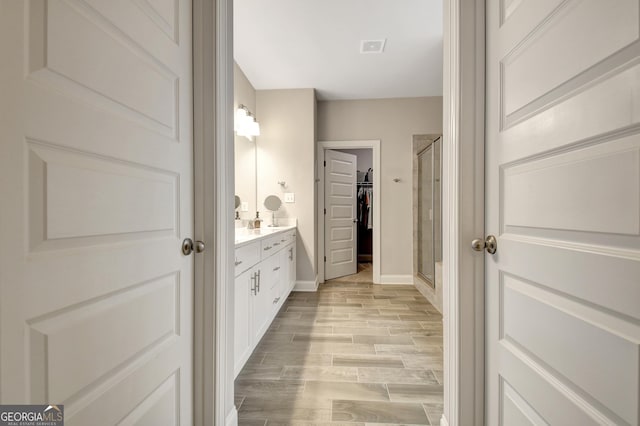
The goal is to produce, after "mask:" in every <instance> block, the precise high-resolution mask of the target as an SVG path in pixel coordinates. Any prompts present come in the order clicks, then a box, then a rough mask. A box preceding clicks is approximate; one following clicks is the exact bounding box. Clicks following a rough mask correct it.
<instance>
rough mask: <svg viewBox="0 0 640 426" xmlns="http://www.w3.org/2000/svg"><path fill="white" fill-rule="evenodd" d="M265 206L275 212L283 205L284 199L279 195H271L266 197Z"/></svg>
mask: <svg viewBox="0 0 640 426" xmlns="http://www.w3.org/2000/svg"><path fill="white" fill-rule="evenodd" d="M264 206H265V207H266V209H267V210H269V211H272V212H275V211H277V210H278V209H279V208H280V206H282V200H281V199H280V198H279V197H278V196H277V195H269V196H268V197H267V198H265V199H264Z"/></svg>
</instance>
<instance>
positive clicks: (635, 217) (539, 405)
mask: <svg viewBox="0 0 640 426" xmlns="http://www.w3.org/2000/svg"><path fill="white" fill-rule="evenodd" d="M639 17H640V2H639V1H638V0H622V1H617V2H601V1H595V0H585V1H560V0H544V1H536V0H522V1H513V2H508V1H502V0H489V1H488V3H487V36H488V38H487V45H486V47H487V91H486V93H487V128H486V167H487V170H486V176H487V186H486V191H487V193H486V197H487V198H486V205H487V210H486V211H487V216H486V217H487V222H486V232H487V234H493V235H495V236H496V237H497V238H498V250H497V253H496V254H495V255H493V256H491V255H488V254H487V255H486V273H487V277H486V314H487V321H486V326H487V327H486V333H487V334H486V339H487V340H486V348H487V371H486V403H487V406H486V419H487V421H486V424H491V425H498V424H500V425H519V424H536V425H538V424H551V425H556V424H557V425H596V424H616V425H623V424H624V425H637V424H639V423H640V409H639V402H638V401H639V400H640V114H639V111H640V60H639V59H638V58H639V57H640V40H639V37H640V19H639Z"/></svg>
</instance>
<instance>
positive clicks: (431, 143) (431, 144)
mask: <svg viewBox="0 0 640 426" xmlns="http://www.w3.org/2000/svg"><path fill="white" fill-rule="evenodd" d="M436 143H440V144H441V143H442V137H440V136H438V137H437V138H435V139H433V140H431V141H429V143H428V145H427V146H425V147H424V148H422V149H421V150H420V151H418V152H417V153H416V156H417V157H418V177H417V179H418V188H417V189H418V194H417V202H418V206H417V211H418V218H417V222H416V225H417V227H418V241H417V242H418V247H416V249H417V251H418V257H417V260H416V265H415V268H416V275H417V276H418V278H420V279H421V280H422V281H424V282H425V283H426V284H427V285H429V286H430V287H431V288H432V289H434V290H435V289H436V219H435V218H436V216H435V215H436V208H439V209H440V211H441V213H440V221H441V224H440V234H442V189H441V190H440V206H436V205H435V204H436V203H435V193H436V184H437V182H442V180H441V179H442V173H440V179H439V180H436V170H435V164H436ZM428 150H431V212H432V213H431V218H430V219H429V220H430V221H431V263H432V269H431V272H432V276H431V279H429V277H428V276H426V275H425V274H424V273H423V272H422V271H420V257H421V256H420V255H421V252H420V247H421V246H422V240H421V238H422V228H421V227H420V223H421V221H422V217H421V215H420V213H421V210H420V206H421V203H422V199H421V196H420V194H421V191H420V188H421V185H422V181H421V179H420V178H421V173H420V171H421V168H420V167H421V166H420V165H421V162H420V161H421V156H422V155H423V154H425V153H426V152H427V151H428ZM439 155H440V170H442V146H440V152H439ZM440 237H441V238H442V235H441V236H440ZM440 249H441V251H442V246H440ZM440 257H442V253H440Z"/></svg>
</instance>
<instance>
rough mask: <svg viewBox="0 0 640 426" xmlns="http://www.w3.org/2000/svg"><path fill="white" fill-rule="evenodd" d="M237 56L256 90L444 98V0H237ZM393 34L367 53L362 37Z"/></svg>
mask: <svg viewBox="0 0 640 426" xmlns="http://www.w3.org/2000/svg"><path fill="white" fill-rule="evenodd" d="M234 37H235V39H234V56H235V60H236V62H237V63H238V65H239V66H240V68H241V69H242V70H243V71H244V73H245V74H246V76H247V78H248V79H249V81H251V83H252V84H253V86H254V87H255V88H256V89H257V90H264V89H291V88H311V87H312V88H315V89H317V91H318V98H320V99H325V100H328V99H374V98H396V97H418V96H441V95H442V0H234ZM384 38H386V39H387V42H386V45H385V49H384V53H382V54H370V53H369V54H361V53H360V42H361V41H362V40H378V39H384Z"/></svg>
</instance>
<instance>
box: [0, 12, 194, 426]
mask: <svg viewBox="0 0 640 426" xmlns="http://www.w3.org/2000/svg"><path fill="white" fill-rule="evenodd" d="M191 19H192V18H191V2H189V1H177V0H176V1H167V2H159V1H149V2H147V1H144V2H143V1H133V2H115V3H114V2H103V1H98V0H66V1H62V0H59V1H25V2H2V3H1V4H0V39H1V40H2V41H0V43H1V44H2V49H1V50H2V52H3V53H4V55H5V56H4V57H3V65H2V76H3V78H2V80H0V91H1V92H2V93H3V96H2V102H1V108H2V114H0V117H1V118H0V120H2V122H1V123H0V129H2V130H1V131H2V139H3V141H2V144H1V145H0V194H1V195H2V203H1V204H0V217H1V223H0V227H1V231H2V238H1V242H0V270H1V271H2V275H1V276H0V401H1V402H2V403H5V404H6V403H57V404H65V417H66V421H67V423H66V424H69V425H76V424H78V425H85V424H115V423H118V422H120V423H121V424H132V423H139V424H178V423H180V424H191V423H192V380H193V379H192V358H193V352H192V344H193V341H192V340H193V335H192V334H193V333H192V326H193V300H192V286H193V257H185V256H183V255H182V254H181V252H180V243H181V241H182V239H183V238H185V237H192V233H193V166H192V161H193V160H192V155H193V143H192V84H191V79H192V65H191V64H192V48H191Z"/></svg>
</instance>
